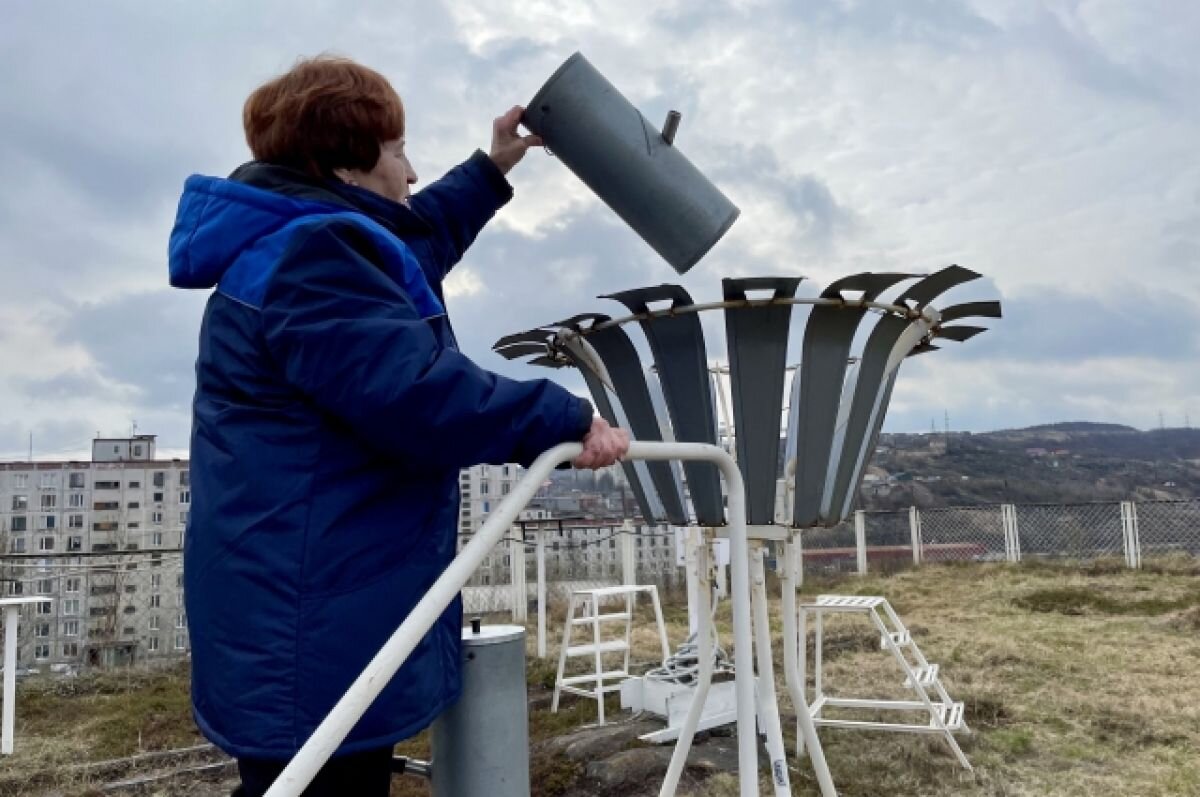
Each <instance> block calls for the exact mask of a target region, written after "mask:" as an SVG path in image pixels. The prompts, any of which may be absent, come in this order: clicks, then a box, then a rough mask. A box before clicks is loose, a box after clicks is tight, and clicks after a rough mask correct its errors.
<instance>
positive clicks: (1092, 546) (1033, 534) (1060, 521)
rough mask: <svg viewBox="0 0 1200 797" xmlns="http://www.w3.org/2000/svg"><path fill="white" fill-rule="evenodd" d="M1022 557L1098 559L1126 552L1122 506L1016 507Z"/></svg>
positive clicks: (1040, 505)
mask: <svg viewBox="0 0 1200 797" xmlns="http://www.w3.org/2000/svg"><path fill="white" fill-rule="evenodd" d="M1017 528H1018V529H1019V530H1020V535H1021V556H1022V557H1026V558H1027V557H1039V558H1043V559H1098V558H1102V557H1108V556H1121V555H1123V553H1124V551H1125V545H1124V543H1123V542H1122V531H1121V505H1120V504H1034V505H1023V506H1017Z"/></svg>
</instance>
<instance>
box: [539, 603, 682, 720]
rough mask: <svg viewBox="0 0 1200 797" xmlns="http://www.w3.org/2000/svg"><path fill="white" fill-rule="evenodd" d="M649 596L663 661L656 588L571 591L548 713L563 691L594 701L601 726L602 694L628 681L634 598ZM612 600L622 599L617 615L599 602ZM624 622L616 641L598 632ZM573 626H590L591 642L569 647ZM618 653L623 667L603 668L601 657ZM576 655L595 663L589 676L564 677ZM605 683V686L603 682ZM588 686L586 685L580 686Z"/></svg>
mask: <svg viewBox="0 0 1200 797" xmlns="http://www.w3.org/2000/svg"><path fill="white" fill-rule="evenodd" d="M642 594H646V595H649V596H650V601H651V603H652V604H653V605H654V621H655V624H656V625H657V627H658V638H659V641H660V642H661V643H662V658H663V661H666V659H667V657H668V656H670V655H671V650H670V646H669V645H668V644H667V627H666V624H665V623H664V622H663V615H662V604H660V603H659V601H658V588H657V587H655V586H654V585H652V584H645V585H642V584H631V585H623V586H619V587H600V588H597V589H579V590H573V591H572V592H571V597H570V601H569V602H568V605H567V619H566V622H565V623H564V624H563V642H562V650H561V651H560V652H559V656H558V675H557V677H555V679H554V698H553V699H552V700H551V702H550V711H551V712H553V713H557V712H558V699H559V696H560V695H561V694H562V693H563V692H568V693H570V694H573V695H579V696H580V697H590V698H594V699H595V701H596V716H597V724H599V725H603V724H604V695H605V694H607V693H609V692H618V691H620V689H621V683H622V682H623V681H625V680H627V679H628V678H630V677H631V676H630V674H629V657H630V653H631V652H632V646H631V644H630V640H631V637H632V635H633V610H634V608H636V600H637V596H638V595H642ZM613 598H624V599H625V600H624V610H623V611H619V612H607V613H606V612H604V611H603V610H602V609H601V606H600V605H601V603H602V602H604V601H605V600H610V599H613ZM581 608H582V609H583V610H584V613H583V614H582V615H579V616H577V615H576V611H577V610H578V609H581ZM617 623H624V624H625V625H624V633H623V634H622V635H621V638H619V639H604V638H603V635H602V634H601V633H600V630H601V627H602V626H605V625H607V624H617ZM577 626H590V627H591V630H592V633H591V642H587V643H584V644H581V645H572V644H571V630H572V629H573V628H575V627H577ZM618 653H619V654H622V655H623V656H624V664H623V665H622V667H621V668H620V669H617V670H605V669H604V657H605V656H607V655H612V654H618ZM577 656H590V657H591V658H592V660H593V662H594V664H595V669H594V671H593V672H591V673H587V674H584V675H571V676H568V675H566V669H567V659H569V658H573V657H577ZM606 682H607V683H606ZM584 684H590V686H584Z"/></svg>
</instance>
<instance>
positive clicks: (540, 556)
mask: <svg viewBox="0 0 1200 797" xmlns="http://www.w3.org/2000/svg"><path fill="white" fill-rule="evenodd" d="M537 613H538V627H537V654H538V658H539V659H544V658H546V530H545V529H543V528H542V526H541V524H540V523H539V524H538V531H537Z"/></svg>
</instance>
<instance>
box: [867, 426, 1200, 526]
mask: <svg viewBox="0 0 1200 797" xmlns="http://www.w3.org/2000/svg"><path fill="white" fill-rule="evenodd" d="M871 465H872V468H871V470H870V473H871V477H870V478H869V479H868V482H867V483H866V484H864V486H863V505H864V506H865V507H867V508H879V509H883V508H897V507H901V506H908V505H910V504H914V503H915V504H916V505H918V506H940V505H949V504H960V505H961V504H971V503H999V502H1015V503H1027V502H1072V501H1119V500H1155V499H1176V498H1193V497H1196V496H1200V430H1197V429H1154V430H1151V431H1146V432H1143V431H1139V430H1137V429H1133V428H1131V427H1128V426H1120V425H1117V424H1103V423H1085V422H1071V423H1055V424H1047V425H1043V426H1033V427H1029V428H1027V429H1006V430H1002V431H998V432H987V433H983V434H971V433H968V432H951V433H950V434H949V435H946V434H942V433H936V434H919V435H917V434H914V435H906V434H893V435H883V436H882V437H881V438H880V442H879V448H878V450H877V451H876V454H875V457H874V459H873V460H872V463H871Z"/></svg>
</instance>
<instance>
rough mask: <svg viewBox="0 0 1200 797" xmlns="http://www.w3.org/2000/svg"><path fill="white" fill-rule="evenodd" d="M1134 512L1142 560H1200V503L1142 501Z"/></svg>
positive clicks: (1192, 501)
mask: <svg viewBox="0 0 1200 797" xmlns="http://www.w3.org/2000/svg"><path fill="white" fill-rule="evenodd" d="M1134 510H1135V512H1136V513H1137V526H1138V540H1139V545H1140V547H1141V555H1142V557H1153V556H1165V555H1171V554H1189V555H1191V556H1200V499H1192V500H1190V501H1138V502H1137V503H1136V504H1134Z"/></svg>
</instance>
